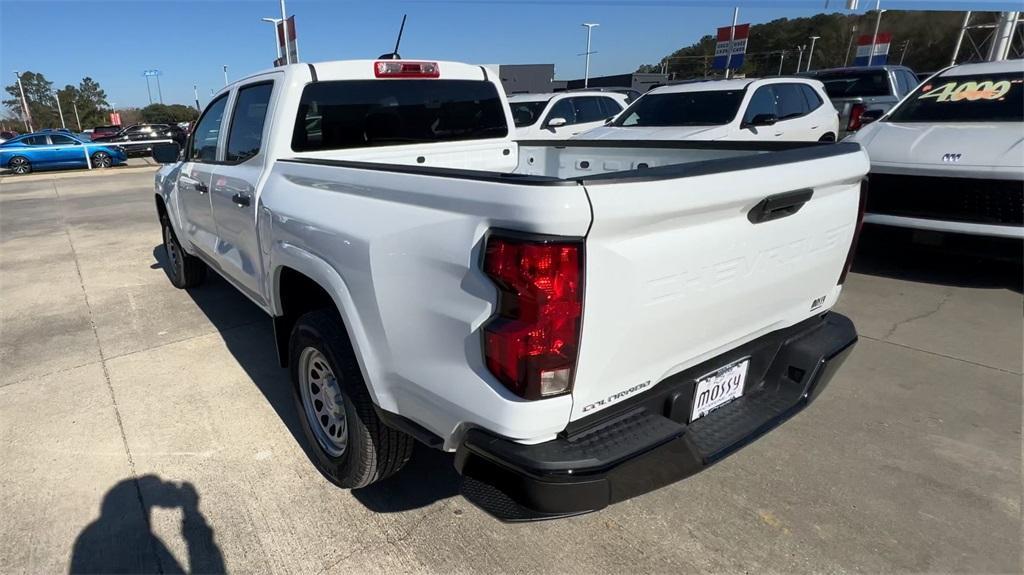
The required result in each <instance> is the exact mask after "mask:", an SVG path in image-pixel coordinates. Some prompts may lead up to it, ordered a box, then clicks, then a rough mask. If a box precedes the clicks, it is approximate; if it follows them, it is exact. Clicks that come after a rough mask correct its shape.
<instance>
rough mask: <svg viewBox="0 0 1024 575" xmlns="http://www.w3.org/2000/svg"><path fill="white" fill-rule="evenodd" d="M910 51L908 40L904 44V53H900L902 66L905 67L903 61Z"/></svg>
mask: <svg viewBox="0 0 1024 575" xmlns="http://www.w3.org/2000/svg"><path fill="white" fill-rule="evenodd" d="M909 51H910V40H909V39H907V41H906V42H904V43H903V51H902V52H900V66H902V65H903V59H904V58H906V57H907V52H909Z"/></svg>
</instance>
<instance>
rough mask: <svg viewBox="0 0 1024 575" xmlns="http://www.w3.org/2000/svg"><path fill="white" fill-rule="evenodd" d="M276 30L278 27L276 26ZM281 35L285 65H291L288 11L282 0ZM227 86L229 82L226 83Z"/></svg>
mask: <svg viewBox="0 0 1024 575" xmlns="http://www.w3.org/2000/svg"><path fill="white" fill-rule="evenodd" d="M274 29H275V30H276V29H277V27H276V26H275V27H274ZM281 35H282V36H284V63H285V64H291V63H292V56H291V48H290V47H289V45H288V11H287V9H285V7H284V0H281ZM224 83H225V84H227V81H225V82H224Z"/></svg>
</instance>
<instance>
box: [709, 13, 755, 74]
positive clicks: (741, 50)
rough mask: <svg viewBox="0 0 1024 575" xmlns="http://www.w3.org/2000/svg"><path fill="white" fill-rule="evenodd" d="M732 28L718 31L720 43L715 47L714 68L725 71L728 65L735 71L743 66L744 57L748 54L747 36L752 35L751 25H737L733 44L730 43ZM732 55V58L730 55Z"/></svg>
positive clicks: (726, 27) (723, 28)
mask: <svg viewBox="0 0 1024 575" xmlns="http://www.w3.org/2000/svg"><path fill="white" fill-rule="evenodd" d="M731 28H732V26H722V27H721V28H719V29H718V43H717V44H716V45H715V61H714V63H713V64H712V68H714V69H716V70H724V69H725V66H726V64H728V66H729V68H731V69H735V68H739V67H740V66H742V65H743V55H744V54H746V52H747V36H749V35H750V24H737V25H736V33H735V34H734V35H733V40H732V43H731V44H730V43H729V31H730V29H731ZM730 53H731V54H732V56H730V55H729V54H730Z"/></svg>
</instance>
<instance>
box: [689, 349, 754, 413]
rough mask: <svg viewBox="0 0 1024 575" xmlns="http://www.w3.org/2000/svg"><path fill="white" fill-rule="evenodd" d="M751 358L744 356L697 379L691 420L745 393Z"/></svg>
mask: <svg viewBox="0 0 1024 575" xmlns="http://www.w3.org/2000/svg"><path fill="white" fill-rule="evenodd" d="M748 367H750V358H744V359H741V360H739V361H737V362H734V363H731V364H729V365H727V366H725V367H723V368H721V369H718V370H716V371H714V372H712V373H709V374H707V375H705V376H704V377H702V378H700V379H698V380H697V386H696V388H695V390H694V392H693V409H692V410H691V411H690V421H691V422H694V421H697V420H698V419H700V418H702V417H704V416H705V415H707V414H708V413H711V412H712V411H714V410H715V409H718V408H719V407H722V406H723V405H725V404H727V403H729V402H730V401H732V400H734V399H736V398H737V397H740V396H741V395H743V384H744V383H746V380H747V368H748Z"/></svg>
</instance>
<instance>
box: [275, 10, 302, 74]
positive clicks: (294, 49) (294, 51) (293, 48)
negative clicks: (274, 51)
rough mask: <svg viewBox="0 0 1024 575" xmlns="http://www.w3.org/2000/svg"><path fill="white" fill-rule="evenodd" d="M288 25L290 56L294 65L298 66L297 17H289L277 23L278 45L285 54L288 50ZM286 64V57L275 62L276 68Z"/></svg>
mask: <svg viewBox="0 0 1024 575" xmlns="http://www.w3.org/2000/svg"><path fill="white" fill-rule="evenodd" d="M286 23H287V34H288V44H287V46H288V47H287V51H288V56H289V58H290V59H291V62H292V64H296V63H298V61H299V46H298V44H296V42H295V16H289V17H288V19H287V20H284V21H282V22H278V23H277V44H278V46H280V48H281V53H282V54H284V53H285V49H286V48H285V41H284V35H285V33H286V32H285V30H286ZM285 62H286V60H285V58H284V56H282V57H280V58H278V59H277V60H274V66H275V67H277V66H284V64H285Z"/></svg>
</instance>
